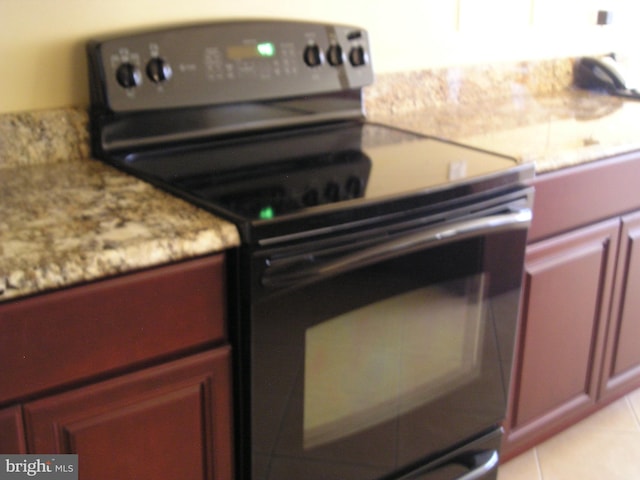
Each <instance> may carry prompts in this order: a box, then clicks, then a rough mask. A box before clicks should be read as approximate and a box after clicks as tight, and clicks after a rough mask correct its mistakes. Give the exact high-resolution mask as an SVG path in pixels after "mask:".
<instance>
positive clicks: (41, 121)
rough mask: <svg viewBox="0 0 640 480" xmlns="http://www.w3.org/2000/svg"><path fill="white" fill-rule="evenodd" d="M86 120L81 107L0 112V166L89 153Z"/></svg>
mask: <svg viewBox="0 0 640 480" xmlns="http://www.w3.org/2000/svg"><path fill="white" fill-rule="evenodd" d="M88 122H89V116H88V113H87V112H86V111H85V110H84V109H81V108H64V109H55V110H36V111H33V112H19V113H5V114H3V115H0V168H3V167H11V166H19V165H35V164H43V163H47V164H49V163H63V162H70V161H75V160H81V159H85V158H87V157H89V154H90V146H89V129H88V124H89V123H88Z"/></svg>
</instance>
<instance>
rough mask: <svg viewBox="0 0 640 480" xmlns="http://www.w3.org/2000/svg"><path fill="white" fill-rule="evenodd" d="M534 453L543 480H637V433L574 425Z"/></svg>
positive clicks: (639, 452) (639, 453)
mask: <svg viewBox="0 0 640 480" xmlns="http://www.w3.org/2000/svg"><path fill="white" fill-rule="evenodd" d="M537 451H538V461H539V463H540V470H541V472H542V478H543V479H544V480H574V479H580V480H603V479H606V480H630V479H638V478H640V432H634V431H607V430H598V429H594V428H584V426H583V425H578V426H576V427H572V428H570V429H569V430H567V431H565V432H563V433H561V434H559V435H557V436H555V437H553V438H552V439H550V440H548V441H546V442H545V443H543V444H541V445H539V446H538V447H537Z"/></svg>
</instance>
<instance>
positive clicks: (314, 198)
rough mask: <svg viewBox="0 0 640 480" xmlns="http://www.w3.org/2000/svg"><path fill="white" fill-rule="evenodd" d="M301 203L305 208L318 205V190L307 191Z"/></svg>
mask: <svg viewBox="0 0 640 480" xmlns="http://www.w3.org/2000/svg"><path fill="white" fill-rule="evenodd" d="M302 203H303V204H304V205H305V206H307V207H313V206H315V205H318V203H320V197H319V195H318V190H316V189H315V188H311V189H309V190H307V191H306V192H305V193H304V195H302Z"/></svg>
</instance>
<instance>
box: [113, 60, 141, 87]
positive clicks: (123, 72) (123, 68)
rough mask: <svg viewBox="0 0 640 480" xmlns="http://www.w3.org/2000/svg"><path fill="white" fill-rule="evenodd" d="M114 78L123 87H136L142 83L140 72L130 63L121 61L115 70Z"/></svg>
mask: <svg viewBox="0 0 640 480" xmlns="http://www.w3.org/2000/svg"><path fill="white" fill-rule="evenodd" d="M116 79H117V80H118V83H119V84H120V85H121V86H122V87H124V88H133V87H137V86H139V85H140V84H141V83H142V74H141V73H140V70H139V69H138V67H136V66H135V65H133V64H132V63H128V62H127V63H123V64H122V65H120V66H119V67H118V69H117V70H116Z"/></svg>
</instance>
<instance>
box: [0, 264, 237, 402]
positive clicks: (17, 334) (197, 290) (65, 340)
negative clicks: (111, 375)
mask: <svg viewBox="0 0 640 480" xmlns="http://www.w3.org/2000/svg"><path fill="white" fill-rule="evenodd" d="M224 287H225V285H224V257H223V256H221V255H219V256H212V257H207V258H204V259H198V260H193V261H188V262H183V263H178V264H173V265H170V266H165V267H160V268H156V269H152V270H147V271H143V272H138V273H134V274H130V275H125V276H122V277H118V278H113V279H109V280H104V281H101V282H96V283H93V284H88V285H83V286H79V287H75V288H71V289H68V290H62V291H57V292H53V293H49V294H45V295H40V296H38V297H34V298H30V299H26V300H20V301H16V302H12V303H8V304H3V305H0V365H2V374H1V375H0V404H1V403H5V402H8V401H10V400H12V399H17V398H20V397H25V396H29V395H33V394H35V393H38V392H41V391H45V390H48V389H51V388H54V387H58V386H61V385H65V384H71V383H74V382H77V381H81V380H84V379H87V378H90V377H92V376H96V375H100V374H105V373H108V372H112V371H113V372H116V371H121V370H123V369H126V368H127V367H130V366H133V365H136V364H140V363H143V362H149V361H152V360H154V359H160V358H163V357H167V356H170V355H176V354H179V353H180V352H183V351H184V352H187V351H193V350H196V349H198V348H200V347H204V346H206V345H211V344H214V343H217V342H220V343H221V342H223V341H224V340H225V338H226V330H225V315H226V312H225V300H224V299H225V288H224Z"/></svg>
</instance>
